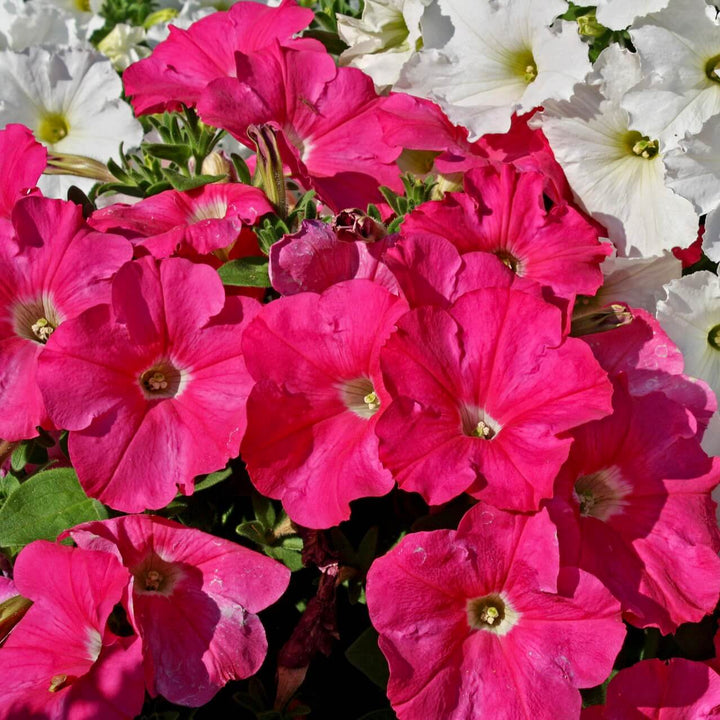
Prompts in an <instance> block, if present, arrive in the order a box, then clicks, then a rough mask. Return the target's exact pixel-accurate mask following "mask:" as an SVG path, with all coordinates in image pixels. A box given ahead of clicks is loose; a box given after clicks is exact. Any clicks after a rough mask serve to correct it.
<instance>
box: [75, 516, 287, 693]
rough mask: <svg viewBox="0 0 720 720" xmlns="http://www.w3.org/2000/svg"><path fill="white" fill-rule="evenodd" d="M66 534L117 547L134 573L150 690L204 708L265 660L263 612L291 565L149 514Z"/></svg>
mask: <svg viewBox="0 0 720 720" xmlns="http://www.w3.org/2000/svg"><path fill="white" fill-rule="evenodd" d="M66 534H67V535H69V536H70V537H72V539H73V540H75V542H76V543H77V544H78V545H79V546H80V547H82V548H87V549H89V550H102V551H105V552H108V553H112V554H113V555H114V556H116V557H117V558H118V559H119V560H120V561H121V562H122V564H123V565H124V566H125V567H126V568H127V570H128V571H129V573H130V577H131V580H130V587H129V591H128V593H127V596H126V597H125V599H124V601H123V602H124V604H125V607H126V610H127V614H128V619H129V620H130V622H131V623H132V624H133V625H134V627H135V629H136V630H137V632H138V634H139V635H140V637H141V638H142V652H143V658H144V667H145V682H146V684H147V687H148V690H149V692H150V694H151V695H153V696H155V695H158V694H160V695H163V696H164V697H165V698H167V699H168V700H170V701H171V702H174V703H179V704H181V705H190V706H194V707H197V706H200V705H204V704H205V703H207V702H209V701H210V700H211V699H212V697H213V696H214V695H215V693H217V691H218V690H220V688H222V687H223V685H225V683H226V682H227V681H228V680H236V679H241V678H246V677H249V676H250V675H253V674H254V673H255V672H257V670H258V669H259V668H260V665H262V662H263V660H264V659H265V654H266V652H267V640H266V638H265V630H264V629H263V626H262V623H261V622H260V619H259V618H258V616H257V613H258V612H260V610H264V609H265V608H266V607H268V606H269V605H271V604H272V603H274V602H275V601H276V600H277V599H278V598H279V597H280V596H281V595H282V594H283V593H284V592H285V590H286V588H287V586H288V583H289V581H290V571H289V570H288V569H287V568H286V567H285V566H284V565H282V564H281V563H279V562H277V561H276V560H272V559H271V558H268V557H266V556H265V555H261V554H260V553H257V552H254V551H253V550H248V549H247V548H244V547H242V546H241V545H237V544H236V543H233V542H230V541H228V540H223V539H221V538H218V537H215V536H213V535H208V534H207V533H204V532H201V531H200V530H195V529H193V528H188V527H185V526H183V525H180V524H179V523H176V522H172V521H171V520H165V519H164V518H160V517H155V516H152V515H135V516H125V517H120V518H115V519H113V520H106V521H104V522H89V523H84V524H83V525H78V526H77V527H75V528H73V529H72V530H69V531H68V532H67V533H66Z"/></svg>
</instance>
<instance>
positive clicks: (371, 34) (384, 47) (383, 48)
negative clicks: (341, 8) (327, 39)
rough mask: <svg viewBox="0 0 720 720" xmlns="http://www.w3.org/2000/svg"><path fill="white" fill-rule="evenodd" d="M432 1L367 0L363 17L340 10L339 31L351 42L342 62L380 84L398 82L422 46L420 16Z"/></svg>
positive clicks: (348, 43) (343, 38)
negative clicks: (401, 72) (352, 15)
mask: <svg viewBox="0 0 720 720" xmlns="http://www.w3.org/2000/svg"><path fill="white" fill-rule="evenodd" d="M430 2H431V0H365V7H364V9H363V13H362V17H361V18H360V19H357V18H353V17H350V16H348V15H340V14H338V16H337V22H338V35H339V36H340V38H341V39H342V40H343V41H344V42H345V43H346V44H347V45H348V49H347V50H345V52H343V53H342V55H340V64H341V65H352V66H353V67H356V68H359V69H360V70H362V71H363V72H365V73H366V74H368V75H369V76H370V77H371V78H372V79H373V81H374V82H375V84H376V85H378V86H380V87H381V86H386V85H393V84H395V83H396V82H397V81H398V79H399V77H400V71H401V70H402V68H403V66H404V65H405V63H406V62H407V61H408V60H409V59H410V58H411V57H412V55H414V54H415V53H416V52H418V51H419V50H420V49H421V48H422V46H423V40H422V35H421V31H420V20H421V18H422V16H423V12H424V11H425V6H426V5H429V4H430Z"/></svg>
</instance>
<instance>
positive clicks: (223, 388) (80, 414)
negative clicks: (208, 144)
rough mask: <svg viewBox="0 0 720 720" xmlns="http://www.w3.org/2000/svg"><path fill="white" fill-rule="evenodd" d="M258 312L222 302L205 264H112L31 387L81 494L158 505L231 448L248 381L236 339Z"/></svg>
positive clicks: (188, 489)
mask: <svg viewBox="0 0 720 720" xmlns="http://www.w3.org/2000/svg"><path fill="white" fill-rule="evenodd" d="M258 308H259V303H257V302H256V301H254V300H250V299H249V298H240V297H232V298H228V299H227V302H226V300H225V292H224V290H223V286H222V283H221V281H220V278H219V277H218V275H217V273H216V272H215V270H213V269H212V268H210V267H208V266H206V265H194V264H193V263H191V262H190V261H188V260H185V259H182V258H169V259H166V260H163V261H160V262H157V261H155V260H154V259H153V258H151V257H145V258H142V259H141V260H138V261H135V262H132V263H127V264H126V265H125V266H124V267H123V268H122V269H121V270H120V271H119V272H118V274H117V275H116V277H115V280H114V281H113V287H112V301H111V304H109V305H96V306H95V307H93V308H91V309H90V310H87V311H86V312H84V313H83V314H82V315H80V316H79V317H77V318H75V319H74V320H72V321H67V322H66V323H64V324H63V325H62V326H61V327H60V328H59V329H58V330H57V331H56V335H55V337H54V338H53V344H52V347H48V348H46V352H45V353H44V357H43V360H42V363H41V365H40V369H39V383H40V385H41V388H42V392H43V397H44V399H45V402H46V403H47V407H48V411H49V413H50V416H51V418H52V419H53V421H54V422H55V423H56V424H57V425H58V426H59V427H63V428H66V429H68V430H70V431H71V432H70V438H69V443H68V448H69V452H70V459H71V460H72V463H73V466H74V467H75V469H76V470H77V474H78V478H79V479H80V483H81V484H82V486H83V487H84V489H85V491H86V492H87V493H88V495H90V496H92V497H97V498H98V499H100V500H101V501H103V502H105V503H107V504H108V505H111V506H112V507H114V508H117V509H119V510H122V511H124V512H135V511H139V510H145V509H146V508H158V507H164V506H165V505H167V504H168V503H169V502H170V501H171V500H172V498H173V497H174V495H175V493H176V492H177V489H178V486H179V487H180V490H181V491H182V492H184V493H185V494H187V495H189V494H190V493H192V491H193V481H194V477H195V476H196V475H200V474H202V473H208V472H212V471H213V470H217V469H218V468H221V467H223V466H224V464H225V463H226V462H227V460H228V458H231V457H235V456H236V455H237V453H238V450H239V446H240V439H241V438H242V435H243V432H244V431H245V399H246V397H247V393H248V392H249V389H250V385H251V382H252V381H251V378H250V376H249V375H248V373H247V370H246V369H245V362H244V360H243V358H242V354H241V349H240V340H241V336H242V332H243V329H244V327H245V324H246V323H247V322H248V319H249V318H250V317H252V316H253V315H254V314H255V312H257V309H258ZM58 378H63V381H62V382H58Z"/></svg>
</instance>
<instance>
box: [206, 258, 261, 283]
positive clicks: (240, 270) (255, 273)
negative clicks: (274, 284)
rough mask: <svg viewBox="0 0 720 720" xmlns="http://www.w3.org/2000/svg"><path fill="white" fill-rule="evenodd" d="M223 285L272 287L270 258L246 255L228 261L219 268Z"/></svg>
mask: <svg viewBox="0 0 720 720" xmlns="http://www.w3.org/2000/svg"><path fill="white" fill-rule="evenodd" d="M218 273H220V278H221V279H222V281H223V285H234V286H237V285H239V286H242V287H260V288H264V287H270V275H269V273H268V260H267V258H264V257H244V258H238V259H237V260H230V262H226V263H225V264H224V265H223V266H222V267H221V268H220V269H219V270H218Z"/></svg>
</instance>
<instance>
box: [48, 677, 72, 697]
mask: <svg viewBox="0 0 720 720" xmlns="http://www.w3.org/2000/svg"><path fill="white" fill-rule="evenodd" d="M73 679H74V678H71V677H68V676H67V675H53V676H52V678H50V686H49V687H48V691H49V692H52V693H54V692H59V691H60V690H62V689H63V688H66V687H68V686H69V685H71V684H72V681H73Z"/></svg>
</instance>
